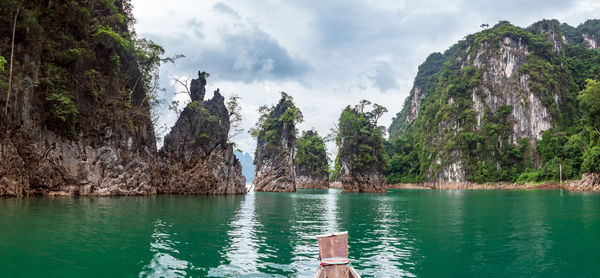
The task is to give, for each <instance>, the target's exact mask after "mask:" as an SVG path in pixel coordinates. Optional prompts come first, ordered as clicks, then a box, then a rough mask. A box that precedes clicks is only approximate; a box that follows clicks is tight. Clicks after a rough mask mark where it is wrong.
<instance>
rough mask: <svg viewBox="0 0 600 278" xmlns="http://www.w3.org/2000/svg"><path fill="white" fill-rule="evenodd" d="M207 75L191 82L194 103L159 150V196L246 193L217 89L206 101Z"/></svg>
mask: <svg viewBox="0 0 600 278" xmlns="http://www.w3.org/2000/svg"><path fill="white" fill-rule="evenodd" d="M206 75H207V74H206V73H205V72H198V79H194V80H192V81H191V86H190V97H191V102H190V103H189V104H188V105H187V107H185V108H184V109H183V111H182V112H181V115H180V117H179V119H177V122H176V123H175V125H174V126H173V128H171V132H169V134H167V136H166V137H165V142H164V145H163V147H162V148H161V149H160V151H159V156H160V166H161V167H160V170H161V171H160V173H161V174H160V179H161V180H162V182H161V183H160V184H159V186H158V192H159V193H179V194H212V195H214V194H245V193H246V178H245V177H244V176H243V175H242V165H241V164H240V162H239V160H238V159H237V158H236V157H235V155H234V152H233V146H232V144H231V143H229V142H227V138H228V133H229V129H230V126H229V112H228V111H227V108H226V107H225V98H223V96H222V95H221V94H220V93H219V90H218V89H217V90H216V91H215V92H214V96H213V97H212V98H211V99H210V100H207V101H204V95H205V94H206V89H205V86H206Z"/></svg>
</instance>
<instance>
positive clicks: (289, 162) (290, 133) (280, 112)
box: [254, 98, 296, 192]
mask: <svg viewBox="0 0 600 278" xmlns="http://www.w3.org/2000/svg"><path fill="white" fill-rule="evenodd" d="M288 109H290V107H289V106H287V105H286V100H285V98H282V99H281V100H280V101H279V103H278V104H277V106H275V108H274V109H273V111H271V113H270V114H269V117H270V118H272V119H276V121H277V124H275V125H272V126H269V127H266V129H264V130H262V131H261V135H260V136H259V137H258V141H257V146H256V156H255V157H254V165H256V174H255V175H254V190H256V191H269V192H294V191H296V181H295V174H294V149H295V147H296V127H295V126H294V124H291V123H290V122H288V121H284V120H283V119H282V117H283V116H284V114H285V113H286V111H287V110H288ZM267 134H268V135H269V136H271V137H268V136H266V135H267Z"/></svg>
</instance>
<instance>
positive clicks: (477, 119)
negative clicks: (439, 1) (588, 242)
mask: <svg viewBox="0 0 600 278" xmlns="http://www.w3.org/2000/svg"><path fill="white" fill-rule="evenodd" d="M599 35H600V21H598V20H589V21H587V22H585V23H584V24H582V25H580V26H578V27H577V28H573V27H571V26H568V25H566V24H560V23H559V22H558V21H556V20H544V21H540V22H538V23H535V24H533V25H532V26H530V27H528V28H525V29H524V28H519V27H516V26H513V25H511V24H510V23H508V22H500V23H498V24H497V25H495V26H493V27H492V28H490V29H486V30H484V31H482V32H479V33H476V34H472V35H468V36H467V37H466V38H465V39H464V40H462V41H460V42H458V43H457V44H455V45H453V46H452V47H450V49H448V50H447V51H446V52H444V53H443V54H442V53H434V54H431V55H430V56H429V57H428V58H427V59H426V61H425V62H424V63H423V64H422V65H421V66H420V67H419V71H418V73H417V76H416V78H415V82H414V87H413V89H412V90H411V93H410V96H409V97H408V98H407V100H406V101H405V104H404V108H403V110H402V111H401V112H400V113H398V114H397V115H396V117H395V119H394V120H393V123H392V125H391V126H390V128H389V132H390V142H389V143H388V144H387V145H386V149H387V152H388V154H389V155H390V158H391V159H390V160H389V162H388V164H387V170H386V171H387V179H388V182H391V183H395V182H419V181H459V182H460V181H474V182H487V181H530V180H549V179H558V175H559V165H562V167H563V175H564V176H563V177H564V178H578V177H580V176H581V173H583V172H586V171H590V170H589V167H587V166H585V165H587V164H586V163H585V162H584V161H590V159H591V158H588V157H590V156H593V153H594V149H595V148H596V147H597V146H598V135H599V134H597V133H596V132H595V131H594V130H593V128H592V127H593V123H592V122H591V121H590V120H589V118H590V113H588V112H586V111H585V108H584V107H586V105H588V104H589V100H588V99H586V97H583V96H582V95H584V93H583V92H582V93H581V95H580V91H582V90H583V89H584V88H585V87H586V79H599V78H600V75H599V74H600V53H599V51H598V49H597V48H596V47H597V40H598V38H599ZM588 86H589V85H588ZM582 108H583V109H582ZM592 164H593V163H592Z"/></svg>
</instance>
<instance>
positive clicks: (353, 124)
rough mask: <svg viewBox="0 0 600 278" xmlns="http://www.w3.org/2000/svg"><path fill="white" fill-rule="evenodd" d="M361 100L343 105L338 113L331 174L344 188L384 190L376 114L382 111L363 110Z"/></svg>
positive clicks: (379, 114)
mask: <svg viewBox="0 0 600 278" xmlns="http://www.w3.org/2000/svg"><path fill="white" fill-rule="evenodd" d="M364 103H367V102H366V101H363V104H361V105H357V106H356V107H355V108H350V106H348V107H346V108H345V109H344V111H343V112H342V115H341V116H340V120H339V124H338V127H339V131H338V135H337V138H336V143H337V145H338V154H337V158H336V165H335V169H334V176H335V177H337V180H339V181H341V182H342V189H343V190H344V192H367V193H376V192H386V188H385V176H384V173H383V168H384V163H385V162H384V153H385V150H384V149H383V138H382V134H381V129H379V128H378V127H377V118H378V117H379V116H381V114H382V113H383V112H384V111H383V110H382V111H380V112H377V111H378V110H379V109H377V108H376V109H375V110H374V111H370V112H367V111H364ZM375 106H376V107H378V105H375Z"/></svg>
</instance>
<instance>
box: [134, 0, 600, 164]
mask: <svg viewBox="0 0 600 278" xmlns="http://www.w3.org/2000/svg"><path fill="white" fill-rule="evenodd" d="M133 6H134V15H135V17H136V19H137V21H138V22H137V24H136V31H137V33H138V34H139V35H141V36H142V37H146V38H149V39H152V40H154V41H155V42H157V43H159V44H160V45H162V46H163V47H164V48H165V49H166V51H167V55H171V56H172V55H175V54H183V55H185V56H186V58H184V59H182V60H179V61H177V63H176V65H171V64H168V65H164V66H162V68H161V72H160V73H161V83H162V86H163V87H165V88H166V93H165V94H164V95H163V96H164V98H165V99H166V101H167V102H170V101H171V100H172V99H173V98H175V99H178V100H180V101H182V102H185V101H189V98H187V96H186V95H185V94H174V92H175V91H178V90H181V89H178V88H176V87H175V86H174V85H173V82H172V81H171V79H170V77H172V76H176V77H180V78H184V79H185V78H192V77H194V78H196V77H197V72H198V70H203V71H206V72H209V73H210V74H211V76H210V78H209V79H208V86H207V98H210V97H212V92H213V91H214V90H215V89H216V88H220V91H221V93H222V94H223V95H225V97H228V96H230V95H231V94H237V95H239V96H240V97H241V98H242V108H243V114H244V122H243V127H244V128H245V129H246V130H247V129H248V128H250V127H252V126H253V125H254V123H255V122H256V120H257V119H258V111H257V109H258V107H259V106H261V105H264V104H269V105H270V104H274V103H276V102H277V101H278V99H279V97H280V94H279V92H281V91H285V92H286V93H288V94H290V95H291V96H293V97H294V99H295V102H296V104H297V105H298V106H299V108H300V109H301V111H302V112H303V113H304V122H303V123H302V124H301V125H300V127H299V128H300V129H301V130H306V129H311V128H315V129H316V130H317V131H318V132H319V133H320V134H321V135H325V134H327V133H328V132H329V129H330V128H331V127H332V126H333V125H334V123H335V122H337V120H338V117H339V114H340V112H341V111H342V109H343V108H344V107H345V106H346V105H354V104H356V103H357V102H358V101H359V100H361V99H368V100H371V101H373V102H376V103H379V104H381V105H383V106H385V107H387V108H388V109H389V111H390V112H388V113H387V114H386V115H384V116H383V117H382V119H381V120H380V124H381V125H385V126H389V124H390V123H391V119H392V117H394V115H395V114H396V113H397V112H399V111H400V110H401V109H402V105H403V103H404V99H405V98H406V97H407V96H408V94H409V92H410V89H411V87H412V82H413V79H414V77H415V75H416V73H417V67H418V66H419V65H420V64H421V63H422V62H423V61H424V60H425V58H426V57H427V56H428V55H429V54H430V53H432V52H436V51H438V52H442V51H444V50H446V49H447V48H448V47H450V46H451V45H452V44H454V43H455V42H457V41H458V40H460V39H462V38H463V37H465V35H467V34H470V33H474V32H477V31H479V30H480V28H479V26H480V25H481V24H482V23H488V24H490V26H491V25H494V24H495V23H497V22H498V21H500V20H508V21H510V22H511V23H513V24H515V25H517V26H521V27H526V26H528V25H530V24H532V23H534V22H536V21H538V20H540V19H544V18H546V19H558V20H559V21H561V22H566V23H568V24H570V25H572V26H577V25H579V24H581V23H583V22H584V21H585V20H586V19H589V18H594V17H597V16H598V15H599V14H600V1H598V0H579V1H570V0H533V1H521V0H504V1H486V0H478V1H460V0H418V1H403V0H363V1H354V0H340V1H331V0H326V1H306V0H305V1H302V0H287V1H281V0H260V1H248V0H245V1H243V0H234V1H227V0H225V1H210V0H204V1H192V0H187V1H186V0H169V1H164V0H133ZM175 120H176V116H175V114H174V113H173V112H172V111H169V110H168V109H166V108H165V109H162V110H161V121H162V123H163V124H166V125H168V126H171V125H173V124H174V122H175ZM235 141H236V142H237V144H238V147H239V148H241V149H242V150H243V151H246V152H250V153H251V154H252V153H253V151H254V148H255V147H256V146H255V144H256V142H254V140H253V139H252V138H251V137H250V136H249V135H248V133H247V132H244V134H242V135H240V136H238V137H236V138H235ZM328 147H329V148H330V149H329V150H328V151H329V152H330V153H332V152H334V150H332V148H333V146H332V145H331V144H329V145H328Z"/></svg>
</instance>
